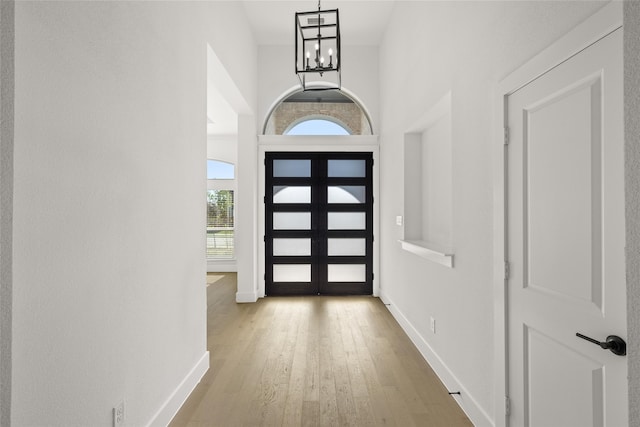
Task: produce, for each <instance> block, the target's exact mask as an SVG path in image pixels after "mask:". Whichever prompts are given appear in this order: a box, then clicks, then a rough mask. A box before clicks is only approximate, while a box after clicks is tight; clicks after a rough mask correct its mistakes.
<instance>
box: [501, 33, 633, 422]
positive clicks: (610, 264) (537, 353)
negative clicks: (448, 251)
mask: <svg viewBox="0 0 640 427" xmlns="http://www.w3.org/2000/svg"><path fill="white" fill-rule="evenodd" d="M507 107H508V112H507V114H508V125H509V130H510V134H511V140H510V142H509V146H508V191H507V199H508V216H507V222H508V228H507V234H508V244H507V246H508V258H509V262H510V265H511V278H510V280H509V291H508V293H509V296H508V311H509V323H508V328H509V347H508V351H509V394H510V398H511V409H512V416H511V425H512V426H521V425H522V426H531V427H539V426H549V427H571V426H580V427H586V426H610V427H618V426H625V425H626V423H627V408H626V407H627V384H626V374H627V371H626V358H625V357H621V356H616V355H614V354H613V353H611V352H609V351H607V350H603V349H601V348H600V347H599V346H597V345H594V344H593V343H589V342H587V341H584V340H582V339H580V338H578V337H576V333H577V332H580V333H583V334H585V335H588V336H591V337H593V338H596V339H598V340H601V341H604V340H605V339H606V337H607V336H608V335H619V336H621V337H622V338H625V339H626V296H625V295H626V294H625V276H624V197H623V196H624V193H623V191H624V177H623V171H624V168H623V160H624V159H623V135H622V129H623V126H622V31H621V30H617V31H616V32H614V33H612V34H610V35H609V36H607V37H605V38H604V39H602V40H600V41H599V42H597V43H596V44H594V45H592V46H591V47H589V48H587V49H586V50H584V51H582V52H581V53H579V54H577V55H576V56H574V57H572V58H571V59H569V60H567V61H566V62H564V63H562V64H561V65H559V66H558V67H556V68H554V69H553V70H551V71H549V72H548V73H546V74H545V75H543V76H541V77H540V78H538V79H537V80H535V81H533V82H532V83H530V84H528V85H527V86H525V87H523V88H522V89H520V90H518V91H517V92H515V93H513V94H512V95H510V96H509V97H508V99H507Z"/></svg>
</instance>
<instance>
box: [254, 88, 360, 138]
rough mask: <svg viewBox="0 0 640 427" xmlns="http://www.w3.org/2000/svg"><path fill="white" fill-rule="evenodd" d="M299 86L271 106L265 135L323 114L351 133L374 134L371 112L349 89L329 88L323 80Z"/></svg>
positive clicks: (282, 130) (275, 133) (326, 118)
mask: <svg viewBox="0 0 640 427" xmlns="http://www.w3.org/2000/svg"><path fill="white" fill-rule="evenodd" d="M308 87H310V88H311V89H310V90H307V91H302V89H301V88H300V87H299V86H295V87H293V88H290V89H289V90H288V91H286V92H285V93H283V94H282V95H281V96H280V97H279V98H278V99H277V100H276V101H275V102H274V103H273V104H272V105H271V107H270V108H269V111H268V113H267V115H266V117H265V120H264V124H263V127H262V134H263V135H284V134H286V133H287V131H288V130H290V129H291V128H292V127H294V126H295V125H297V124H299V123H301V122H303V121H306V120H313V119H318V118H322V119H324V120H329V121H333V122H334V123H336V124H339V125H340V126H342V127H343V128H345V129H347V130H348V131H349V134H351V135H373V126H372V123H371V116H370V114H369V112H368V110H367V109H366V107H365V106H364V105H363V104H362V102H361V101H360V100H359V99H358V97H357V96H356V95H355V94H353V93H351V92H350V91H349V90H348V89H344V88H343V89H341V90H336V89H330V88H328V87H327V86H326V85H324V84H323V83H322V82H316V83H313V84H309V85H308Z"/></svg>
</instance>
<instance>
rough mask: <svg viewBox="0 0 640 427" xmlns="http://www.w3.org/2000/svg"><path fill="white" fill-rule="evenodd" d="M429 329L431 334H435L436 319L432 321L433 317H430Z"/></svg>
mask: <svg viewBox="0 0 640 427" xmlns="http://www.w3.org/2000/svg"><path fill="white" fill-rule="evenodd" d="M429 327H430V328H431V332H433V333H434V334H435V333H436V319H434V318H433V317H431V323H430V325H429Z"/></svg>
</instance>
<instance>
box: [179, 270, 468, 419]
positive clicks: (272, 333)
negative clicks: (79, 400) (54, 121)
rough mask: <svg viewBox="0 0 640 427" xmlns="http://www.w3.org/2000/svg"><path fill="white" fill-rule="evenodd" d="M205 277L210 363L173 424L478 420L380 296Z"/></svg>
mask: <svg viewBox="0 0 640 427" xmlns="http://www.w3.org/2000/svg"><path fill="white" fill-rule="evenodd" d="M207 282H208V283H210V285H209V286H208V292H207V296H208V307H209V310H208V312H209V314H208V348H209V351H210V355H211V361H210V368H209V371H208V373H207V374H206V375H205V376H204V378H203V379H202V381H201V383H200V384H199V385H198V386H197V388H196V389H195V390H194V392H193V393H192V395H191V396H190V397H189V399H188V400H187V402H186V403H185V404H184V406H183V407H182V409H181V410H180V412H179V413H178V414H177V415H176V417H175V418H174V420H173V422H172V423H171V426H173V427H177V426H194V427H195V426H202V427H204V426H224V427H228V426H322V427H324V426H399V427H408V426H430V427H431V426H433V427H436V426H443V427H444V426H446V427H457V426H471V425H472V424H471V422H470V421H469V420H468V419H467V418H466V416H465V415H464V413H463V412H462V411H461V410H460V408H459V407H458V405H457V404H456V403H455V401H454V400H453V399H454V397H451V396H449V395H448V394H447V390H446V389H445V388H444V386H443V385H442V383H441V382H440V381H439V380H438V378H437V377H436V375H435V374H434V373H433V371H432V370H431V368H430V367H429V365H427V363H426V362H425V361H424V359H423V358H422V356H420V354H419V353H418V351H417V350H416V348H415V347H414V346H413V344H412V343H411V341H410V340H409V338H408V337H407V336H406V335H405V334H404V332H403V331H402V329H401V328H400V326H399V325H398V324H397V323H396V321H395V319H393V317H392V316H391V315H390V313H389V312H388V310H387V309H386V308H385V306H384V305H383V304H382V302H381V301H380V300H379V299H377V298H372V297H268V298H263V299H261V300H259V301H258V302H257V303H255V304H236V303H235V286H236V276H235V274H226V273H225V274H209V275H208V277H207Z"/></svg>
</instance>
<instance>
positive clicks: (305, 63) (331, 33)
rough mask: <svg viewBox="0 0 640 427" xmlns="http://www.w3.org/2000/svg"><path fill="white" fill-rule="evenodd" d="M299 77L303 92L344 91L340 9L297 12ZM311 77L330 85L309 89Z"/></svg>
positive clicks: (297, 67) (296, 46)
mask: <svg viewBox="0 0 640 427" xmlns="http://www.w3.org/2000/svg"><path fill="white" fill-rule="evenodd" d="M295 24H296V43H295V50H296V75H297V76H298V79H299V80H300V84H301V85H302V90H305V91H306V90H325V89H338V90H339V89H340V87H341V85H342V77H341V75H340V62H341V61H340V52H341V50H340V20H339V17H338V9H331V10H321V8H320V1H318V10H317V11H313V12H296V23H295ZM307 75H312V76H313V75H315V76H316V77H319V78H320V79H322V81H323V82H327V83H328V84H327V85H323V86H322V87H315V88H309V87H307V82H308V79H307Z"/></svg>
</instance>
